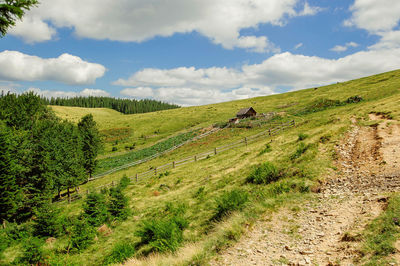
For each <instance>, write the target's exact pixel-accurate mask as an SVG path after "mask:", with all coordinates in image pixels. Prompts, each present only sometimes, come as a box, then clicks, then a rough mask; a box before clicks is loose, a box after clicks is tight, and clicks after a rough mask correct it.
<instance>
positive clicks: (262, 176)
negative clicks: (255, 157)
mask: <svg viewBox="0 0 400 266" xmlns="http://www.w3.org/2000/svg"><path fill="white" fill-rule="evenodd" d="M281 177H283V171H282V170H280V169H278V167H276V166H275V165H274V164H273V163H270V162H265V163H263V164H262V165H260V166H258V167H256V168H254V169H253V171H252V172H251V173H250V175H249V176H248V177H247V179H246V181H247V182H249V183H254V184H269V183H272V182H275V181H278V180H279V179H280V178H281Z"/></svg>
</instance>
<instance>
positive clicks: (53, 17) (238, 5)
mask: <svg viewBox="0 0 400 266" xmlns="http://www.w3.org/2000/svg"><path fill="white" fill-rule="evenodd" d="M299 2H301V1H300V0H231V1H229V2H227V1H224V0H201V1H199V0H184V1H182V0H170V1H163V0H146V1H132V0H119V1H115V0H85V1H80V0H69V1H65V0H42V1H40V5H39V6H38V8H34V9H32V10H31V11H29V12H27V14H26V16H25V18H24V21H23V22H20V23H18V24H17V26H16V27H15V29H14V30H12V31H11V32H10V34H14V35H18V36H20V37H22V38H24V39H25V40H27V41H28V42H38V41H45V40H48V39H50V38H51V37H52V36H54V34H55V32H54V29H53V28H52V27H51V26H49V24H48V22H51V23H52V25H54V26H55V27H56V28H61V27H68V28H73V29H74V32H75V34H76V35H77V36H79V37H86V38H92V39H98V40H104V39H109V40H117V41H133V42H142V41H145V40H148V39H151V38H153V37H155V36H164V37H165V36H171V35H173V34H175V33H188V32H192V31H197V32H199V33H201V34H203V35H204V36H206V37H208V38H209V39H210V40H211V41H212V42H214V43H216V44H220V45H222V46H223V47H224V48H227V49H232V48H235V47H239V48H245V49H248V50H251V51H255V52H268V51H272V52H275V51H277V50H276V47H275V46H274V45H273V44H271V43H270V42H269V41H268V39H267V38H266V37H265V36H261V37H257V36H241V35H240V31H241V30H242V29H246V28H256V27H257V26H258V25H260V24H263V23H269V24H272V25H284V24H285V21H286V19H287V18H288V17H293V16H303V15H314V14H315V13H316V12H318V11H319V10H320V9H319V8H317V7H311V6H310V5H309V4H308V3H307V2H305V4H304V8H303V9H302V10H300V11H298V10H296V6H297V4H298V3H299ZM31 22H34V23H31Z"/></svg>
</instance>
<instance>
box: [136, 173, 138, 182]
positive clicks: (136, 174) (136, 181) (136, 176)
mask: <svg viewBox="0 0 400 266" xmlns="http://www.w3.org/2000/svg"><path fill="white" fill-rule="evenodd" d="M137 181H138V174H136V182H137Z"/></svg>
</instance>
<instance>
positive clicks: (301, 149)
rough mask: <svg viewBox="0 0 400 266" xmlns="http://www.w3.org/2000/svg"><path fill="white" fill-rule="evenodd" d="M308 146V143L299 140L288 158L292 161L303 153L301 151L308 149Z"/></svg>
mask: <svg viewBox="0 0 400 266" xmlns="http://www.w3.org/2000/svg"><path fill="white" fill-rule="evenodd" d="M308 148H309V145H306V144H304V143H303V142H301V143H300V144H299V146H298V147H297V149H296V151H295V152H294V153H293V154H292V155H291V156H290V160H292V161H293V160H296V159H298V158H300V156H301V155H303V153H305V152H306V151H307V150H308Z"/></svg>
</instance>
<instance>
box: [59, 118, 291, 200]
mask: <svg viewBox="0 0 400 266" xmlns="http://www.w3.org/2000/svg"><path fill="white" fill-rule="evenodd" d="M295 125H296V124H295V121H294V120H292V121H289V122H286V123H274V124H273V123H271V125H270V128H268V129H267V130H264V131H262V132H260V133H258V134H255V135H252V136H249V137H245V138H243V139H241V140H239V141H236V142H233V143H230V144H227V145H224V146H220V147H216V148H214V149H213V150H210V151H207V152H203V153H200V154H196V155H193V156H190V157H186V158H184V159H181V160H178V161H173V162H170V163H167V164H164V165H161V166H157V167H154V168H153V169H150V170H148V171H146V172H142V173H136V174H135V175H133V176H130V177H129V179H130V180H131V181H135V182H139V181H141V180H143V179H145V178H149V177H152V176H156V175H157V174H158V173H160V172H161V171H165V170H167V169H174V168H176V167H178V166H182V165H185V164H188V163H192V162H197V161H199V160H202V159H205V158H209V157H211V156H215V155H217V154H219V153H221V152H223V151H226V150H230V149H233V148H236V147H239V146H242V145H245V146H247V145H248V144H250V143H254V142H256V141H257V140H258V139H260V138H261V137H265V136H266V137H267V138H268V137H269V138H271V137H272V136H274V135H276V134H278V132H280V131H282V130H284V129H286V128H290V127H294V126H295ZM272 126H273V127H272ZM209 132H210V131H209ZM209 134H211V133H209ZM199 136H201V135H199ZM203 137H204V136H203ZM190 141H192V140H190ZM185 143H187V142H185ZM185 143H182V144H179V145H177V146H176V147H180V146H183V145H184V144H185ZM170 150H171V149H170ZM165 152H166V151H164V152H162V154H163V153H165ZM154 158H155V157H154ZM146 159H148V158H146ZM136 164H137V163H136V162H134V163H132V164H129V165H130V166H133V165H136ZM124 166H125V165H124ZM130 166H127V167H130ZM127 167H125V168H127ZM121 169H124V168H121ZM116 171H118V170H116ZM114 172H115V171H114ZM114 185H115V182H114V181H112V182H111V183H109V184H104V185H101V186H97V187H94V188H88V189H87V190H86V194H88V193H89V192H90V191H97V190H101V189H103V188H107V187H110V186H111V187H112V186H114ZM82 194H85V192H82V191H77V192H76V193H74V194H73V196H72V197H69V198H68V201H69V202H71V201H72V200H75V199H78V198H81V197H82ZM62 200H65V199H61V200H59V201H62Z"/></svg>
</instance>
